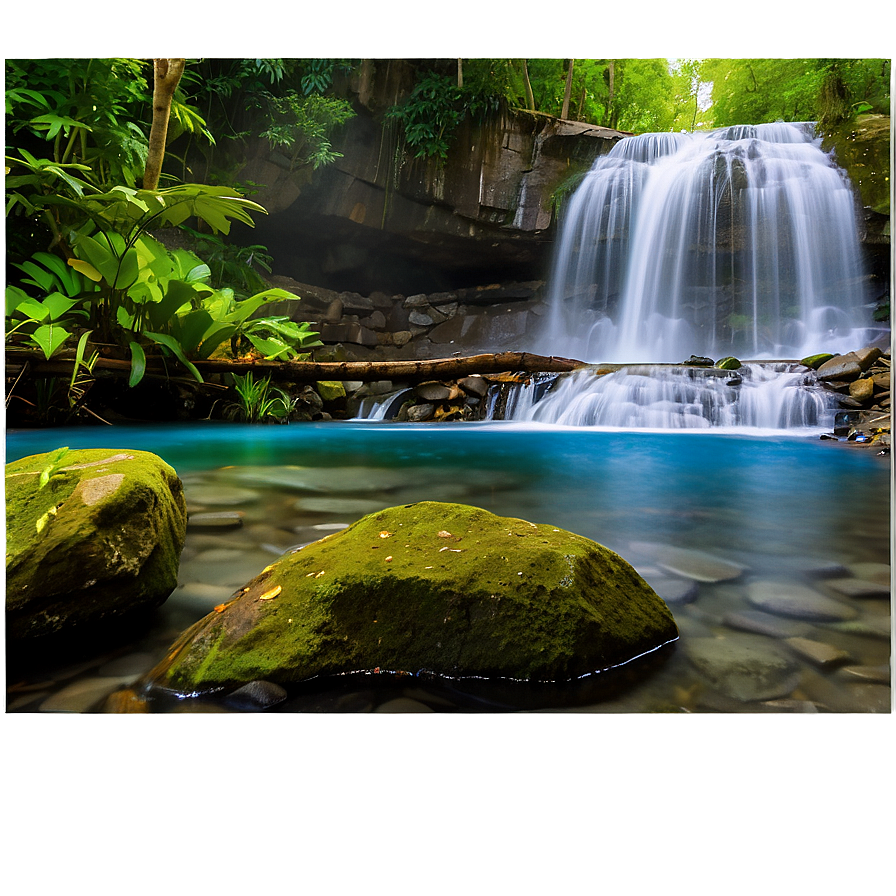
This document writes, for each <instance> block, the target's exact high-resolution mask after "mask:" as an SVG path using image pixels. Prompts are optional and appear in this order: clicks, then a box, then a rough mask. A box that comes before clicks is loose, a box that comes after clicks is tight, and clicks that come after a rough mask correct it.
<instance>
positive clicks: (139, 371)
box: [128, 341, 146, 389]
mask: <svg viewBox="0 0 896 896" xmlns="http://www.w3.org/2000/svg"><path fill="white" fill-rule="evenodd" d="M128 348H129V349H130V350H131V375H130V376H129V377H128V386H129V387H130V388H132V389H133V387H134V386H136V385H137V383H139V382H140V380H142V379H143V374H144V373H146V352H144V351H143V346H142V345H140V343H139V342H133V341H132V342H129V343H128Z"/></svg>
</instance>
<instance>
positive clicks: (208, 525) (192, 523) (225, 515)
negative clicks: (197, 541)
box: [187, 510, 243, 529]
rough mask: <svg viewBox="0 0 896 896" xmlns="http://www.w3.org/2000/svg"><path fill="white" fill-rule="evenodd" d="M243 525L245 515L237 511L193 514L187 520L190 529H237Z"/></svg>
mask: <svg viewBox="0 0 896 896" xmlns="http://www.w3.org/2000/svg"><path fill="white" fill-rule="evenodd" d="M242 525H243V514H242V513H240V512H239V511H236V510H231V511H227V510H224V511H220V512H209V513H191V514H190V517H189V519H188V520H187V528H188V529H237V528H239V527H240V526H242Z"/></svg>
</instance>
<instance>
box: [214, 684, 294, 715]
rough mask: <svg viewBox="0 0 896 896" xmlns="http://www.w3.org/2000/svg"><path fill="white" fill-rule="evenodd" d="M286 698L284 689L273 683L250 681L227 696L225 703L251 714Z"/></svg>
mask: <svg viewBox="0 0 896 896" xmlns="http://www.w3.org/2000/svg"><path fill="white" fill-rule="evenodd" d="M286 697H287V693H286V689H285V688H283V687H281V686H280V685H279V684H276V683H275V682H273V681H250V682H248V683H247V684H244V685H243V686H242V687H240V688H237V689H236V690H235V691H233V693H231V694H229V695H228V696H227V699H226V703H227V705H228V706H231V707H233V708H234V709H238V710H240V711H241V712H252V711H257V710H262V709H269V708H270V707H272V706H276V705H277V704H278V703H282V702H283V701H284V700H285V699H286Z"/></svg>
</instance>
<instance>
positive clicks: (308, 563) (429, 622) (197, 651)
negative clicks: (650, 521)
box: [150, 502, 678, 693]
mask: <svg viewBox="0 0 896 896" xmlns="http://www.w3.org/2000/svg"><path fill="white" fill-rule="evenodd" d="M677 637H678V631H677V628H676V626H675V622H674V620H673V618H672V614H671V613H670V612H669V609H668V608H667V607H666V605H665V604H664V603H663V602H662V601H661V600H660V599H659V598H658V597H657V595H656V594H655V593H654V592H653V591H652V590H651V588H650V587H649V586H648V585H647V583H646V582H645V581H644V580H643V579H642V578H641V577H640V576H638V574H637V573H636V572H635V571H634V569H633V568H632V567H631V566H629V564H628V563H626V561H624V560H623V559H622V558H621V557H619V556H618V555H617V554H615V553H613V552H612V551H610V550H608V549H607V548H604V547H602V546H601V545H598V544H597V543H595V542H593V541H591V540H590V539H587V538H583V537H582V536H579V535H575V534H573V533H571V532H566V531H564V530H562V529H559V528H557V527H554V526H550V525H544V524H542V525H536V524H533V523H530V522H526V521H524V520H517V519H510V518H504V517H498V516H495V515H494V514H491V513H488V512H487V511H485V510H481V509H479V508H475V507H470V506H467V505H462V504H443V503H438V502H422V503H418V504H411V505H406V506H401V507H392V508H387V509H385V510H381V511H379V512H377V513H373V514H370V515H369V516H367V517H364V518H362V519H361V520H359V521H357V522H356V523H354V524H353V525H351V526H350V527H349V528H348V529H346V530H344V531H342V532H339V533H334V534H333V535H331V536H329V537H327V538H324V539H322V540H320V541H318V542H315V543H313V544H310V545H308V546H307V547H305V548H303V549H302V550H300V551H297V552H296V553H293V554H289V555H287V556H285V557H283V558H281V559H280V560H279V561H277V562H275V563H274V564H272V565H271V566H270V567H268V568H267V569H266V570H265V571H264V572H262V573H261V574H260V575H258V576H257V577H256V578H255V579H253V580H252V581H251V582H249V583H248V584H247V585H246V586H245V587H244V588H242V589H241V590H240V593H239V596H238V597H237V598H235V599H234V600H233V601H231V602H230V603H228V604H226V605H225V606H224V607H222V608H220V612H213V613H211V614H209V615H208V616H207V617H206V618H205V619H203V620H201V621H200V622H198V623H197V624H196V625H195V626H194V627H193V628H192V629H190V630H189V631H188V632H186V633H185V634H184V636H183V637H182V639H181V640H180V642H179V643H178V644H177V645H176V646H175V648H173V649H172V651H171V653H170V655H169V659H168V660H166V661H165V662H164V663H163V664H161V665H160V666H159V667H157V669H156V670H154V671H153V673H151V675H150V682H151V683H152V684H155V685H160V686H162V687H165V688H174V689H176V690H181V691H189V692H190V693H193V692H203V691H208V690H211V689H214V688H217V687H226V686H234V685H240V684H242V683H245V682H248V681H252V680H255V679H263V680H265V681H273V682H275V683H278V684H287V683H289V682H301V681H306V680H308V679H312V678H314V677H315V676H327V675H340V674H344V673H352V672H359V671H361V670H367V671H369V672H377V671H381V672H389V673H391V674H398V673H401V672H404V673H411V674H415V673H418V672H420V671H423V670H425V671H426V672H428V673H431V674H436V675H446V676H470V675H471V676H484V677H486V678H488V677H500V678H511V679H524V680H537V681H557V680H562V681H565V680H569V679H571V678H576V677H577V676H581V675H587V674H589V673H592V672H595V671H598V670H603V669H607V668H608V667H610V666H616V665H618V664H627V663H629V662H630V661H632V660H634V659H635V658H636V657H640V656H642V655H644V654H645V653H647V652H652V651H655V650H658V649H659V648H660V647H661V646H665V645H667V644H671V643H672V642H674V641H675V640H676V639H677Z"/></svg>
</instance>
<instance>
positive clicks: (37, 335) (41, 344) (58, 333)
mask: <svg viewBox="0 0 896 896" xmlns="http://www.w3.org/2000/svg"><path fill="white" fill-rule="evenodd" d="M69 336H71V333H69V332H68V330H66V329H64V328H63V327H60V326H59V325H58V324H42V325H41V326H39V327H38V328H37V329H36V330H35V331H34V332H33V333H32V334H31V339H32V340H33V341H34V343H35V345H37V347H38V348H39V349H40V350H41V351H42V352H43V353H44V357H45V358H46V359H47V360H48V361H49V360H50V358H52V357H53V355H54V354H55V353H56V352H57V351H58V350H59V348H60V347H61V346H62V345H63V343H64V342H65V341H66V339H68V337H69Z"/></svg>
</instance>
